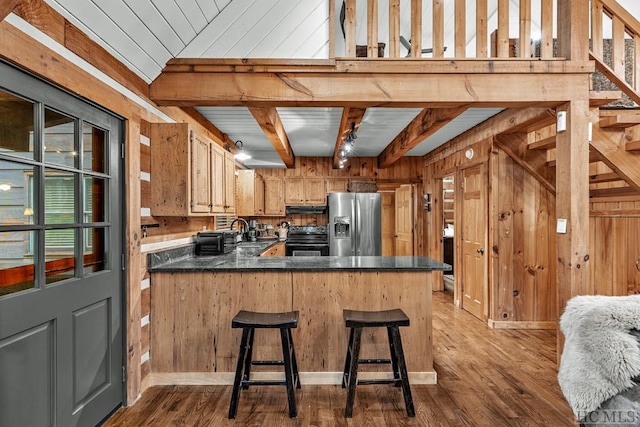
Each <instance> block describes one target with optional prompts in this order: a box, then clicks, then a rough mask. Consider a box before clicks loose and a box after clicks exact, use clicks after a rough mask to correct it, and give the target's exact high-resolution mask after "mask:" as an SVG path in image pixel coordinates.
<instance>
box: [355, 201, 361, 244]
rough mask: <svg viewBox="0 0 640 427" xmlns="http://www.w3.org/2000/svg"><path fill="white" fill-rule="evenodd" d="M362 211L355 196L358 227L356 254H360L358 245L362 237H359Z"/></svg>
mask: <svg viewBox="0 0 640 427" xmlns="http://www.w3.org/2000/svg"><path fill="white" fill-rule="evenodd" d="M361 214H362V211H361V210H360V198H359V197H357V196H356V220H357V222H358V228H357V229H356V239H358V240H357V241H356V255H357V256H360V245H361V243H362V239H361V238H360V233H361V232H362V216H361Z"/></svg>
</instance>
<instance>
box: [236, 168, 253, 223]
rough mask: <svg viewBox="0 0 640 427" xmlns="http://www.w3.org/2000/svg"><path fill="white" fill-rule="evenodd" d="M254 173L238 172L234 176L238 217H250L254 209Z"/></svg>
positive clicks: (249, 171)
mask: <svg viewBox="0 0 640 427" xmlns="http://www.w3.org/2000/svg"><path fill="white" fill-rule="evenodd" d="M255 175H256V174H255V172H254V171H252V170H240V171H238V173H237V176H236V196H237V197H236V211H237V212H238V216H252V215H254V213H255V209H254V199H255V196H254V193H255V189H254V187H255V182H256V180H255V179H254V176H255Z"/></svg>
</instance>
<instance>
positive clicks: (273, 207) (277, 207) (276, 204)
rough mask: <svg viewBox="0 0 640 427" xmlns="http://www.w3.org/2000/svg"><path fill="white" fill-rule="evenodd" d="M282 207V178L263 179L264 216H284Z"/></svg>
mask: <svg viewBox="0 0 640 427" xmlns="http://www.w3.org/2000/svg"><path fill="white" fill-rule="evenodd" d="M284 206H285V204H284V184H283V180H282V178H278V177H265V179H264V214H265V215H272V216H281V215H284Z"/></svg>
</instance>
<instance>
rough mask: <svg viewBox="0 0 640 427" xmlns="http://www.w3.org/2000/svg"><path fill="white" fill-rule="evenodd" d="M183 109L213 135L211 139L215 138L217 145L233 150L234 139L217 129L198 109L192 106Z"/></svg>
mask: <svg viewBox="0 0 640 427" xmlns="http://www.w3.org/2000/svg"><path fill="white" fill-rule="evenodd" d="M183 110H184V112H185V113H187V114H188V115H189V116H191V118H193V119H194V120H195V121H196V122H198V123H199V124H200V125H201V126H202V127H203V128H205V129H206V130H208V131H209V132H211V134H212V135H213V139H214V140H216V142H217V143H218V145H220V146H221V147H222V148H224V149H227V147H230V148H231V151H232V152H233V151H234V148H235V144H234V141H233V140H232V139H231V138H229V135H227V134H226V133H224V132H222V131H221V130H220V129H218V128H217V127H216V126H215V125H214V124H213V123H211V122H210V121H209V119H207V118H206V117H205V116H203V115H202V113H200V111H198V110H196V109H195V108H194V107H184V108H183Z"/></svg>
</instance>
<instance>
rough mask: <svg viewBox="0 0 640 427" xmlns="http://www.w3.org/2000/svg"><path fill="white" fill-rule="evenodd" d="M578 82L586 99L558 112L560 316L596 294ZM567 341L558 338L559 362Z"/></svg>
mask: <svg viewBox="0 0 640 427" xmlns="http://www.w3.org/2000/svg"><path fill="white" fill-rule="evenodd" d="M580 79H582V81H581V82H580V81H579V80H578V78H576V81H577V84H576V86H575V89H576V91H575V93H576V94H585V97H584V98H579V99H575V100H572V101H570V102H568V103H566V104H564V105H561V106H559V107H558V108H557V109H556V112H557V116H558V121H562V120H563V119H562V118H561V117H560V116H561V112H566V130H564V131H562V130H559V131H558V132H557V136H556V138H557V143H556V150H557V153H556V155H557V163H556V165H557V166H556V170H557V174H556V218H557V221H558V228H561V224H562V221H563V220H564V221H566V232H562V231H560V230H558V233H557V239H556V244H557V256H558V266H557V273H556V274H557V275H556V286H557V293H558V315H562V313H563V312H564V308H565V306H566V304H567V301H568V300H569V299H570V298H571V297H573V296H575V295H588V294H592V293H593V285H592V284H591V283H589V268H590V267H589V266H590V262H589V257H590V255H589V141H588V126H589V124H588V123H589V119H588V118H589V99H588V97H587V96H586V94H588V93H589V91H588V87H589V77H588V76H587V75H585V76H583V77H580ZM563 344H564V338H563V337H562V334H560V333H559V334H558V358H559V357H560V355H561V354H562V346H563Z"/></svg>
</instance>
